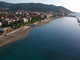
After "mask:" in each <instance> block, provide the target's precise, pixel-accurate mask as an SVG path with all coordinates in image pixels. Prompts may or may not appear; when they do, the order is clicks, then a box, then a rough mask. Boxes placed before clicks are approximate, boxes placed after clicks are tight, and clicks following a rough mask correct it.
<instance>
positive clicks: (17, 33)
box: [0, 18, 56, 47]
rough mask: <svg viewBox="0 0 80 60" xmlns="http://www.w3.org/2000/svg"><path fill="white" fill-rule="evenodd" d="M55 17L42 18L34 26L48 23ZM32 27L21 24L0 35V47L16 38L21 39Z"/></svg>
mask: <svg viewBox="0 0 80 60" xmlns="http://www.w3.org/2000/svg"><path fill="white" fill-rule="evenodd" d="M54 19H56V18H48V19H45V20H43V22H39V23H37V24H36V26H35V27H37V26H40V25H43V24H47V23H49V22H50V21H51V20H54ZM33 28H34V27H30V26H22V27H20V28H18V29H16V30H14V31H12V32H9V33H7V36H0V47H2V46H5V45H6V44H9V43H12V42H14V41H16V40H19V39H22V38H24V37H25V36H27V35H28V33H29V31H30V30H32V29H33Z"/></svg>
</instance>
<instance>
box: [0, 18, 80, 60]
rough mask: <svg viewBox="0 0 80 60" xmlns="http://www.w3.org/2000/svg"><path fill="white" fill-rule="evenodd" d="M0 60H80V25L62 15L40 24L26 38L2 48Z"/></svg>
mask: <svg viewBox="0 0 80 60" xmlns="http://www.w3.org/2000/svg"><path fill="white" fill-rule="evenodd" d="M0 60H80V26H79V23H78V22H77V19H76V18H73V17H62V18H59V19H55V20H53V21H51V22H49V23H48V24H45V25H41V26H38V27H36V28H34V29H32V30H31V31H30V32H29V35H28V36H26V37H25V38H23V39H21V40H18V41H16V42H14V43H11V44H8V45H7V46H4V47H2V48H0Z"/></svg>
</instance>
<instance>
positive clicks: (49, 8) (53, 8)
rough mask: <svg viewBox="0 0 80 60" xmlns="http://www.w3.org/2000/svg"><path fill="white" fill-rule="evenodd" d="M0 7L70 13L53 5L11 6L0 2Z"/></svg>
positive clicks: (30, 4) (29, 4)
mask: <svg viewBox="0 0 80 60" xmlns="http://www.w3.org/2000/svg"><path fill="white" fill-rule="evenodd" d="M0 7H1V9H0V10H2V8H3V9H4V8H8V9H9V10H12V11H13V10H26V11H37V12H49V11H52V12H62V11H63V12H65V13H70V12H71V11H70V10H68V9H66V8H64V7H62V6H55V5H47V4H41V3H19V4H11V3H6V2H0Z"/></svg>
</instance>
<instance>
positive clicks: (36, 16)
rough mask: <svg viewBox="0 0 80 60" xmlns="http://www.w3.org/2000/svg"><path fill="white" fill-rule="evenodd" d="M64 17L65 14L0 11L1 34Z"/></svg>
mask: <svg viewBox="0 0 80 60" xmlns="http://www.w3.org/2000/svg"><path fill="white" fill-rule="evenodd" d="M57 16H64V13H63V12H59V13H54V12H31V11H0V34H2V33H4V32H5V31H6V32H9V31H11V30H13V29H17V28H19V27H21V26H24V25H31V24H33V23H35V22H37V21H41V20H44V19H47V18H50V17H57Z"/></svg>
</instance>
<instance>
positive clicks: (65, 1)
mask: <svg viewBox="0 0 80 60" xmlns="http://www.w3.org/2000/svg"><path fill="white" fill-rule="evenodd" d="M0 1H6V2H10V3H30V2H34V3H45V4H54V5H57V6H64V7H66V8H68V9H70V10H71V11H74V12H80V0H0Z"/></svg>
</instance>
